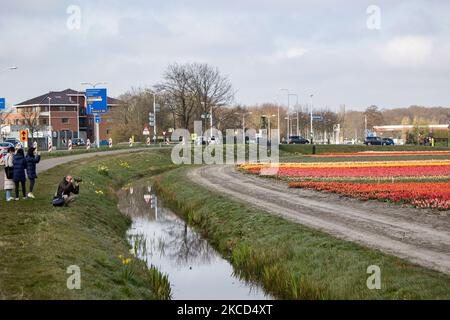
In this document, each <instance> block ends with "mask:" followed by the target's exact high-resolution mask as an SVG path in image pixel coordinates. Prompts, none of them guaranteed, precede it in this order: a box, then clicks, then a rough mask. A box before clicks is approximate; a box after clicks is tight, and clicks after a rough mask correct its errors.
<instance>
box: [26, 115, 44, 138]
mask: <svg viewBox="0 0 450 320" xmlns="http://www.w3.org/2000/svg"><path fill="white" fill-rule="evenodd" d="M39 116H40V112H39V110H38V108H33V109H25V110H24V111H23V112H22V117H23V121H24V125H25V126H26V127H27V128H28V130H29V132H30V136H31V139H32V141H33V142H34V136H35V133H36V132H39V130H41V129H42V125H41V123H40V122H39Z"/></svg>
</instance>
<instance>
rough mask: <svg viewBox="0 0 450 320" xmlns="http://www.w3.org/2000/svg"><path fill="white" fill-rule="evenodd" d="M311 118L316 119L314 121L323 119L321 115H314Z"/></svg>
mask: <svg viewBox="0 0 450 320" xmlns="http://www.w3.org/2000/svg"><path fill="white" fill-rule="evenodd" d="M313 120H316V121H322V120H323V117H321V116H314V117H313Z"/></svg>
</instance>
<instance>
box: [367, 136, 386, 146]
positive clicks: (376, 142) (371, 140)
mask: <svg viewBox="0 0 450 320" xmlns="http://www.w3.org/2000/svg"><path fill="white" fill-rule="evenodd" d="M364 144H365V145H366V146H382V145H384V142H383V139H381V138H380V137H367V138H366V140H365V141H364Z"/></svg>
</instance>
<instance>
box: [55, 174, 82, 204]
mask: <svg viewBox="0 0 450 320" xmlns="http://www.w3.org/2000/svg"><path fill="white" fill-rule="evenodd" d="M82 181H83V180H81V179H80V178H73V177H72V176H66V177H64V179H63V180H62V181H61V183H60V184H59V186H58V190H57V191H56V195H55V197H54V198H53V201H52V203H53V205H54V206H55V207H68V206H69V205H70V204H71V203H72V202H74V201H75V200H76V199H77V198H78V194H79V193H80V183H81V182H82Z"/></svg>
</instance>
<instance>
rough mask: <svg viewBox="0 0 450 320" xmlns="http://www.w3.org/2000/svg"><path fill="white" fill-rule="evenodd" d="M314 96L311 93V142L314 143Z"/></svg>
mask: <svg viewBox="0 0 450 320" xmlns="http://www.w3.org/2000/svg"><path fill="white" fill-rule="evenodd" d="M313 97H314V95H313V94H311V95H310V98H311V114H310V116H311V144H313V143H314V129H313Z"/></svg>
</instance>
